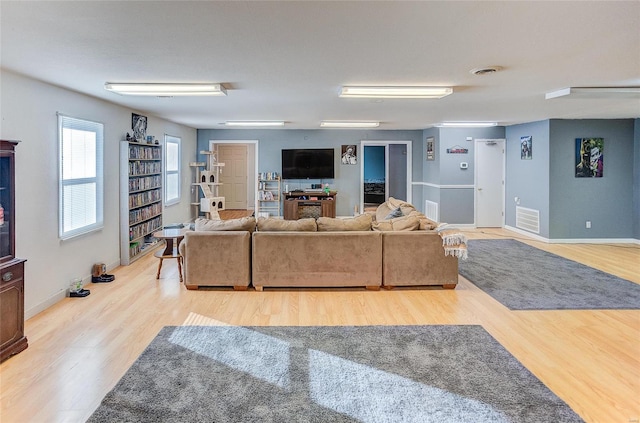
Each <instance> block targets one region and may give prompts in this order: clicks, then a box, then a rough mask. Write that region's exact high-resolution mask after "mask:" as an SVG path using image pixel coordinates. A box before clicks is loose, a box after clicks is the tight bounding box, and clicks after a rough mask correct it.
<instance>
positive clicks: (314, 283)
mask: <svg viewBox="0 0 640 423" xmlns="http://www.w3.org/2000/svg"><path fill="white" fill-rule="evenodd" d="M392 200H393V199H390V200H389V202H387V203H385V204H384V205H383V206H385V207H383V206H380V207H379V208H378V211H377V212H376V213H375V214H365V215H360V216H357V217H355V218H348V219H332V218H318V219H317V220H315V219H313V218H310V219H300V220H298V221H284V220H280V219H269V218H266V219H265V218H260V219H258V220H257V221H256V220H255V219H254V218H253V217H251V218H243V219H234V220H233V221H220V220H218V221H215V220H214V221H210V220H206V219H198V220H197V221H196V228H195V229H196V231H195V232H187V233H186V235H185V238H184V240H183V242H182V243H181V244H180V247H179V248H180V253H181V255H182V256H183V258H184V281H185V286H186V287H187V288H188V289H197V288H198V287H202V286H232V287H234V289H247V287H248V286H249V285H250V284H253V286H254V287H255V289H256V290H258V291H261V290H262V289H263V288H264V287H366V288H368V289H376V290H377V289H380V287H385V288H393V287H396V286H427V285H438V286H442V287H444V288H447V289H452V288H455V286H456V284H457V283H458V257H457V256H458V254H453V255H451V254H450V253H451V251H452V249H451V248H450V247H447V246H446V245H445V246H443V237H442V232H441V231H438V230H435V227H436V226H437V224H436V223H435V222H432V221H429V220H428V219H426V218H424V216H423V215H421V214H419V213H417V212H415V209H414V208H413V206H411V205H409V204H408V203H404V202H400V201H398V200H393V201H395V203H394V202H393V201H392ZM398 204H401V205H402V207H395V208H394V209H391V207H394V206H395V205H398ZM386 209H389V210H386ZM396 209H400V212H398V210H396ZM388 211H395V212H396V214H395V215H397V214H398V213H400V216H398V217H391V214H390V212H389V213H388ZM421 228H422V229H421ZM456 236H457V235H456ZM445 244H446V242H445ZM462 247H464V246H462ZM445 248H447V250H446V252H445ZM455 251H457V252H459V251H461V250H460V247H459V246H456V249H455ZM465 253H466V251H465Z"/></svg>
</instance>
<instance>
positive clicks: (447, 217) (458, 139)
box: [421, 126, 505, 225]
mask: <svg viewBox="0 0 640 423" xmlns="http://www.w3.org/2000/svg"><path fill="white" fill-rule="evenodd" d="M428 137H434V138H435V155H436V156H435V160H434V161H426V138H428ZM468 137H471V138H472V139H473V141H467V138H468ZM504 137H505V128H504V127H502V126H497V127H492V128H432V129H429V130H425V131H424V132H423V150H425V151H423V152H422V160H423V163H424V164H423V165H422V167H423V169H424V170H423V173H422V174H423V177H424V181H423V182H425V183H427V184H429V185H425V186H424V188H423V204H422V205H421V208H424V200H430V201H434V202H436V203H438V204H439V209H440V218H439V220H440V221H441V222H447V223H452V224H459V225H473V224H474V223H475V206H474V184H475V140H476V139H502V138H504ZM455 146H460V147H462V148H466V149H468V150H469V152H468V153H466V154H448V153H447V149H448V148H452V147H455ZM460 162H467V163H468V164H469V167H468V168H467V169H461V168H460ZM433 185H435V186H433Z"/></svg>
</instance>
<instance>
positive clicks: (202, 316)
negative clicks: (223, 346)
mask: <svg viewBox="0 0 640 423" xmlns="http://www.w3.org/2000/svg"><path fill="white" fill-rule="evenodd" d="M467 234H468V236H469V237H470V238H501V237H510V236H515V237H517V238H520V237H521V236H519V235H517V234H514V233H512V232H508V231H504V230H473V231H468V232H467ZM525 242H527V243H528V244H531V245H534V246H536V247H539V248H542V249H544V250H547V251H550V252H553V253H556V254H559V255H561V256H564V257H567V258H570V259H573V260H576V261H579V262H582V263H584V264H587V265H590V266H592V267H596V268H599V269H601V270H604V271H606V272H609V273H613V274H616V275H618V276H621V277H623V278H626V279H629V280H632V281H633V282H636V283H640V247H638V246H637V245H628V244H627V245H566V244H564V245H547V244H544V243H541V242H536V241H525ZM157 264H158V262H157V259H155V258H154V257H153V255H149V256H147V257H145V258H143V259H141V260H139V261H137V262H135V263H134V264H133V265H131V266H128V267H120V268H118V269H116V270H115V271H114V272H113V273H115V275H116V280H115V281H114V282H111V283H104V284H90V285H89V286H87V288H89V289H90V290H91V295H90V296H88V297H86V298H66V299H65V300H63V301H61V302H60V303H58V304H56V305H55V306H53V307H51V308H49V309H47V310H46V311H44V312H42V313H40V314H38V315H37V316H35V317H33V318H31V319H29V320H28V321H27V322H26V334H27V336H28V338H29V348H28V349H27V350H25V351H24V352H22V353H20V354H18V355H16V356H14V357H12V358H10V359H9V360H7V361H5V362H4V363H2V364H1V365H0V383H1V387H0V407H1V408H0V421H1V422H2V423H10V422H11V423H13V422H48V423H49V422H79V421H84V420H85V419H86V418H88V416H90V415H91V413H92V412H93V411H94V410H95V408H96V407H97V406H98V405H99V403H100V401H101V399H102V398H103V396H104V395H105V394H106V393H107V392H108V391H109V390H110V389H111V388H112V387H113V386H114V385H115V383H116V382H117V381H118V380H119V379H120V377H121V376H122V375H123V374H124V372H125V371H126V370H127V369H128V368H129V366H131V364H132V363H133V361H134V360H135V359H136V358H137V357H138V355H139V354H140V353H141V352H142V351H143V349H144V348H145V347H146V346H147V345H148V344H149V342H151V340H152V339H153V338H154V337H155V336H156V334H157V333H158V331H159V330H160V329H161V328H162V327H163V326H165V325H183V324H232V325H273V326H276V325H428V324H446V325H455V324H478V325H482V326H483V327H484V328H485V329H486V330H487V331H488V332H489V333H491V334H492V335H493V336H494V337H495V338H496V339H497V340H498V341H499V342H500V343H501V344H502V345H503V346H504V347H505V348H506V349H507V350H509V351H510V352H511V353H512V354H513V355H514V356H515V357H516V358H517V359H518V360H520V362H522V364H524V366H526V367H527V368H528V369H529V370H530V371H531V372H532V373H533V374H535V375H536V376H537V377H538V378H539V379H540V380H542V381H543V382H544V383H545V384H546V385H547V386H548V387H549V388H550V389H551V390H552V391H553V392H555V393H556V394H557V395H558V396H559V397H560V398H562V399H563V400H564V401H565V402H567V403H568V404H569V405H570V406H571V407H572V408H573V409H574V410H575V411H576V412H577V413H578V414H579V415H580V416H581V417H582V418H583V419H584V420H586V421H587V422H602V423H610V422H621V423H628V422H638V419H640V311H638V310H600V311H509V310H508V309H507V308H505V307H504V306H502V305H501V304H500V303H498V302H497V301H495V300H493V299H492V298H491V297H489V296H488V295H486V294H485V293H484V292H483V291H481V290H479V289H478V288H476V287H475V286H474V285H473V284H471V283H470V282H468V281H467V280H466V279H464V278H463V277H460V283H459V284H458V286H457V288H456V289H455V290H441V289H432V288H431V289H395V290H391V291H386V290H380V291H367V290H364V289H346V290H340V289H337V290H311V289H304V290H303V289H299V290H297V289H287V290H265V291H264V292H256V291H254V290H249V291H245V292H234V291H232V290H230V289H210V290H199V291H189V290H186V289H185V288H184V286H183V285H181V284H180V282H179V279H178V273H177V266H176V263H175V260H166V261H165V264H164V265H163V268H162V275H161V278H160V279H159V280H156V279H155V276H156V269H157Z"/></svg>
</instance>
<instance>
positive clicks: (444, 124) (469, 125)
mask: <svg viewBox="0 0 640 423" xmlns="http://www.w3.org/2000/svg"><path fill="white" fill-rule="evenodd" d="M436 126H437V127H438V128H488V127H490V126H498V122H442V123H439V124H437V125H436Z"/></svg>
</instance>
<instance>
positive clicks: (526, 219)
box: [516, 206, 540, 234]
mask: <svg viewBox="0 0 640 423" xmlns="http://www.w3.org/2000/svg"><path fill="white" fill-rule="evenodd" d="M516 228H520V229H524V230H525V231H529V232H533V233H536V234H539V233H540V211H539V210H534V209H528V208H526V207H520V206H516Z"/></svg>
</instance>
